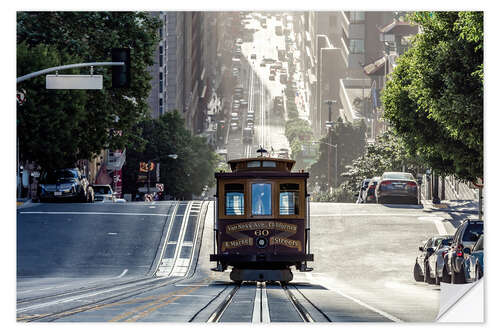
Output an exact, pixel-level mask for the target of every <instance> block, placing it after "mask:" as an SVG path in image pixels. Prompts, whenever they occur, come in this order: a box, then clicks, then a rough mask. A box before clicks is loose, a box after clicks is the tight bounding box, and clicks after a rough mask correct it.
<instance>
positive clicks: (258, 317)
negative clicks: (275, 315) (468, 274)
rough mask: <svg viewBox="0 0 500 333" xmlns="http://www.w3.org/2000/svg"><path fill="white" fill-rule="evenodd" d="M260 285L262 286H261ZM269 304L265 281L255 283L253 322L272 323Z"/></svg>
mask: <svg viewBox="0 0 500 333" xmlns="http://www.w3.org/2000/svg"><path fill="white" fill-rule="evenodd" d="M259 286H260V288H259ZM270 322H271V319H270V315H269V305H268V302H267V291H266V283H265V282H257V283H256V284H255V300H254V302H253V313H252V323H270Z"/></svg>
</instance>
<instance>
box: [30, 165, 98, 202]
mask: <svg viewBox="0 0 500 333" xmlns="http://www.w3.org/2000/svg"><path fill="white" fill-rule="evenodd" d="M37 196H38V198H39V200H40V202H46V201H79V202H94V191H93V189H92V187H91V186H90V185H89V182H88V180H87V178H86V177H85V176H83V175H82V174H81V173H80V170H78V169H76V168H68V169H55V170H48V171H44V172H42V174H41V176H40V180H39V182H38V188H37Z"/></svg>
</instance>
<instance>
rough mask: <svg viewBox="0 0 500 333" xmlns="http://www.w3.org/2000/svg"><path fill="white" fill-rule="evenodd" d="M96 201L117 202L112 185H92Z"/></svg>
mask: <svg viewBox="0 0 500 333" xmlns="http://www.w3.org/2000/svg"><path fill="white" fill-rule="evenodd" d="M92 188H93V189H94V197H95V201H96V202H103V203H111V202H116V194H115V193H114V192H113V189H112V188H111V186H110V185H95V184H94V185H92Z"/></svg>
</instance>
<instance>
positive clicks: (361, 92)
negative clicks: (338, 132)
mask: <svg viewBox="0 0 500 333" xmlns="http://www.w3.org/2000/svg"><path fill="white" fill-rule="evenodd" d="M370 87H371V80H369V79H367V80H366V79H342V80H340V91H339V96H340V101H341V103H342V109H343V113H344V114H343V116H344V117H343V118H345V119H346V120H347V121H349V122H351V123H353V122H356V121H359V120H364V119H365V118H364V116H363V114H362V112H361V111H360V110H357V109H356V107H355V105H354V104H355V103H354V101H355V99H357V98H359V99H361V100H363V98H366V97H369V96H370Z"/></svg>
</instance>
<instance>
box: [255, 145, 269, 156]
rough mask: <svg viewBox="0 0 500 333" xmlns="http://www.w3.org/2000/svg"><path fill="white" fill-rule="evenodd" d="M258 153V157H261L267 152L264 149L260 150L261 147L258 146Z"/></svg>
mask: <svg viewBox="0 0 500 333" xmlns="http://www.w3.org/2000/svg"><path fill="white" fill-rule="evenodd" d="M257 152H258V153H260V157H262V156H263V154H264V153H267V150H265V149H264V148H262V146H260V148H259V150H257Z"/></svg>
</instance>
